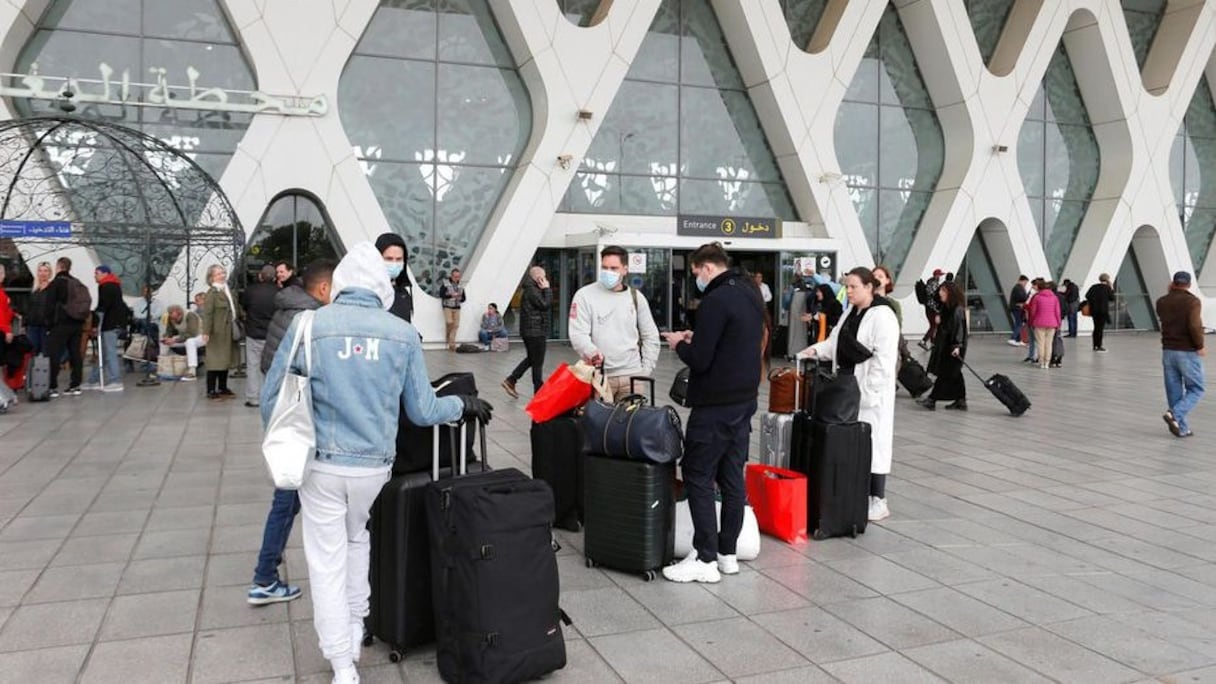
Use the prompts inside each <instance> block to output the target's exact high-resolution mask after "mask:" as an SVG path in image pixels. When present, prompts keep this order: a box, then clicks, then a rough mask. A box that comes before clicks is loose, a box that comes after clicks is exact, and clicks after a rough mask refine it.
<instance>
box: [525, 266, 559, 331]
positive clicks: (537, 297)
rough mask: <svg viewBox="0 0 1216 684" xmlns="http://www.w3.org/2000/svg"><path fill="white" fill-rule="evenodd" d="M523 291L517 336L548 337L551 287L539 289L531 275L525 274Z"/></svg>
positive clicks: (551, 296)
mask: <svg viewBox="0 0 1216 684" xmlns="http://www.w3.org/2000/svg"><path fill="white" fill-rule="evenodd" d="M522 287H523V289H524V291H523V294H522V296H521V298H520V305H519V336H520V337H548V336H549V326H550V324H549V315H550V309H549V307H550V306H551V305H552V303H553V289H552V288H548V287H546V288H545V289H543V290H542V289H541V288H540V286H539V285H537V284H536V281H535V280H533V279H532V277H531V276H525V277H524V282H523V285H522Z"/></svg>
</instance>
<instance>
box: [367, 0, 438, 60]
mask: <svg viewBox="0 0 1216 684" xmlns="http://www.w3.org/2000/svg"><path fill="white" fill-rule="evenodd" d="M438 20H439V15H438V14H436V13H435V0H380V7H378V8H377V9H376V13H375V14H374V15H373V16H372V20H371V23H369V24H368V25H367V30H366V31H364V32H363V37H362V38H360V39H359V45H358V47H356V48H355V53H356V54H372V55H387V56H391V57H413V58H417V59H435V46H436V42H435V41H436V36H437V34H438V30H439V29H438V27H437V23H438Z"/></svg>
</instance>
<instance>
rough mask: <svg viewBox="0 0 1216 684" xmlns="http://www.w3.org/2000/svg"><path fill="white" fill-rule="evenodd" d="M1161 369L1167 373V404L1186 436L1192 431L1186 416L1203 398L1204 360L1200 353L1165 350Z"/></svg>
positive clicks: (1162, 353) (1162, 354)
mask: <svg viewBox="0 0 1216 684" xmlns="http://www.w3.org/2000/svg"><path fill="white" fill-rule="evenodd" d="M1161 367H1162V370H1163V371H1164V372H1165V402H1166V403H1167V404H1169V407H1170V411H1173V413H1174V420H1177V421H1178V426H1179V427H1180V428H1182V434H1184V435H1185V434H1186V433H1188V432H1190V431H1191V427H1190V425H1187V422H1186V416H1187V414H1188V413H1190V412H1191V409H1193V408H1195V405H1196V404H1198V403H1199V400H1200V399H1202V398H1203V391H1204V387H1203V359H1202V358H1201V357H1200V356H1199V353H1198V352H1193V351H1178V350H1175V349H1163V350H1161Z"/></svg>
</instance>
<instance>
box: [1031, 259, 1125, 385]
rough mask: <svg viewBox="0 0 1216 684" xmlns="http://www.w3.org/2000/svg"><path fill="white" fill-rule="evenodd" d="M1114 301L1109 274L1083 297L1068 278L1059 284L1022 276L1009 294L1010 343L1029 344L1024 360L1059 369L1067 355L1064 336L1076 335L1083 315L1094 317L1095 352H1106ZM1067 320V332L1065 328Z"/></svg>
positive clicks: (1099, 278)
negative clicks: (1027, 340) (1011, 324)
mask: <svg viewBox="0 0 1216 684" xmlns="http://www.w3.org/2000/svg"><path fill="white" fill-rule="evenodd" d="M1114 301H1115V291H1114V288H1113V287H1112V286H1111V279H1110V275H1109V274H1107V273H1103V274H1102V275H1100V276H1099V277H1098V282H1096V283H1094V284H1093V285H1091V286H1090V288H1089V289H1088V290H1087V291H1086V292H1085V298H1084V300H1082V299H1081V296H1080V288H1078V287H1077V284H1076V283H1074V282H1072V281H1071V280H1068V279H1065V280H1064V281H1063V282H1062V283H1060V285H1059V286H1057V285H1056V283H1055V281H1051V280H1048V279H1046V278H1035V279H1034V280H1033V281H1032V280H1030V279H1029V278H1027V277H1026V276H1024V275H1023V276H1020V277H1019V278H1018V282H1017V283H1016V284H1015V285H1014V286H1013V289H1012V290H1011V291H1010V293H1009V311H1010V315H1011V317H1012V318H1013V330H1012V331H1011V333H1010V337H1009V340H1008V342H1009V344H1010V345H1012V346H1015V347H1021V346H1026V347H1028V349H1027V352H1026V358H1025V359H1023V361H1024V362H1025V363H1037V364H1038V365H1039V367H1040V368H1059V367H1060V365H1061V359H1062V357H1063V354H1064V350H1063V338H1065V337H1076V336H1077V324H1078V318H1077V317H1078V315H1084V316H1088V317H1090V318H1092V319H1093V349H1094V351H1096V352H1101V353H1105V352H1106V347H1105V346H1104V344H1105V334H1104V333H1105V331H1106V326H1108V325H1110V324H1111V322H1112V320H1111V303H1112V302H1114ZM1065 321H1067V323H1068V332H1067V333H1065V332H1064V330H1063V328H1064V323H1065ZM1027 326H1028V327H1029V328H1030V331H1031V332H1030V334H1029V335H1027V337H1028V338H1029V343H1027V342H1023V341H1022V333H1023V329H1024V328H1025V327H1027Z"/></svg>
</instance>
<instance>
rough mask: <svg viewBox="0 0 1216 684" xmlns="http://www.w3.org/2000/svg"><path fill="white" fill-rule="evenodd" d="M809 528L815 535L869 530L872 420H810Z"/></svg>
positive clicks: (823, 536) (822, 535) (838, 535)
mask: <svg viewBox="0 0 1216 684" xmlns="http://www.w3.org/2000/svg"><path fill="white" fill-rule="evenodd" d="M811 432H812V437H811V449H810V453H811V466H810V471H809V472H808V473H807V487H808V491H807V502H806V503H807V506H806V510H807V529H808V530H810V531H811V536H812V537H813V538H815V539H827V538H828V537H840V536H844V535H849V536H851V537H856V536H857V535H859V534H861V533H863V532H865V531H866V523H867V522H868V520H869V502H870V499H869V494H870V460H871V457H872V446H873V445H872V442H871V441H870V440H871V437H870V424H869V423H861V422H856V423H822V422H820V421H817V420H816V421H812V422H811Z"/></svg>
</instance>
